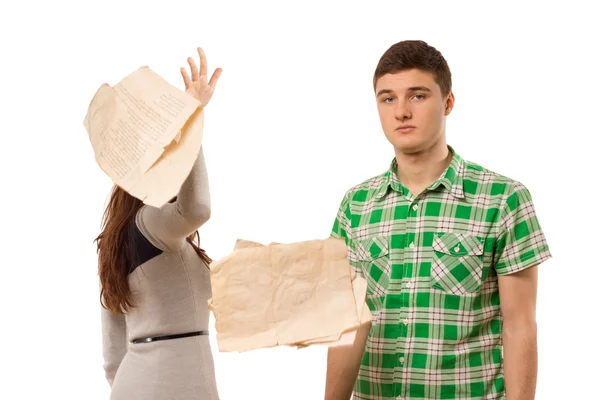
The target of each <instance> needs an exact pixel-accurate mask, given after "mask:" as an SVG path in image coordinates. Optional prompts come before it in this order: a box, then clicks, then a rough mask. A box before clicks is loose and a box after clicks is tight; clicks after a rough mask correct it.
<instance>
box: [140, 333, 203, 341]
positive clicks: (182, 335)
mask: <svg viewBox="0 0 600 400" xmlns="http://www.w3.org/2000/svg"><path fill="white" fill-rule="evenodd" d="M201 335H208V331H196V332H188V333H178V334H176V335H166V336H154V337H147V338H139V339H134V340H133V341H132V342H131V343H136V344H137V343H150V342H157V341H159V340H170V339H181V338H186V337H190V336H201Z"/></svg>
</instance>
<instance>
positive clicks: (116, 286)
mask: <svg viewBox="0 0 600 400" xmlns="http://www.w3.org/2000/svg"><path fill="white" fill-rule="evenodd" d="M143 205H144V204H143V203H142V201H141V200H139V199H137V198H135V197H133V196H132V195H130V194H129V193H127V192H126V191H124V190H123V189H121V188H120V187H119V186H117V185H114V186H113V189H112V192H111V195H110V200H109V202H108V205H107V206H106V209H105V210H104V215H103V217H102V232H101V233H100V235H98V237H97V238H96V239H95V240H94V241H95V242H96V243H97V246H98V248H97V251H98V276H99V277H100V284H101V290H100V304H102V307H104V308H106V309H108V310H110V311H112V312H113V313H115V314H123V313H125V312H127V310H129V309H130V308H131V307H135V304H134V303H133V299H132V295H131V290H130V288H129V281H128V277H129V272H130V270H131V267H133V266H132V265H131V264H132V261H131V260H130V257H129V254H130V252H129V246H132V245H133V244H132V243H131V241H130V238H129V232H130V229H129V227H130V225H129V224H131V223H135V222H134V217H135V215H136V213H137V212H138V210H139V209H140V208H142V206H143ZM189 242H190V244H191V245H192V247H193V248H194V250H195V251H196V253H197V254H198V256H199V257H200V258H201V259H202V260H203V261H204V262H205V263H206V265H208V264H210V263H211V261H212V260H211V259H210V257H208V255H207V254H206V252H205V251H204V250H203V249H201V248H200V247H199V235H198V231H195V232H194V233H192V234H191V235H190V236H189Z"/></svg>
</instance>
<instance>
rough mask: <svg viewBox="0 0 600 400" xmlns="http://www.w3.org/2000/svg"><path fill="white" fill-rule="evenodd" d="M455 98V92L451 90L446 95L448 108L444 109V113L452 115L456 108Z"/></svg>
mask: <svg viewBox="0 0 600 400" xmlns="http://www.w3.org/2000/svg"><path fill="white" fill-rule="evenodd" d="M454 100H455V99H454V93H452V92H450V93H449V94H448V96H447V97H446V108H445V110H444V115H446V116H448V115H450V113H451V112H452V109H453V108H454Z"/></svg>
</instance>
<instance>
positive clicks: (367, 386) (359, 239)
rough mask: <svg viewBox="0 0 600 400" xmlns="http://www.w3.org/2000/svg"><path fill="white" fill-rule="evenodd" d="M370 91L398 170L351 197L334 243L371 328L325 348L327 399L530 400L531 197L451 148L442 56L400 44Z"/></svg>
mask: <svg viewBox="0 0 600 400" xmlns="http://www.w3.org/2000/svg"><path fill="white" fill-rule="evenodd" d="M373 84H374V88H375V94H376V99H377V109H378V111H379V117H380V120H381V125H382V127H383V131H384V133H385V136H386V137H387V139H388V141H389V142H390V143H391V144H392V145H393V146H394V152H395V158H394V159H393V161H392V163H391V165H390V168H389V170H388V171H386V172H385V173H383V174H381V175H379V176H376V177H374V178H371V179H369V180H367V181H365V182H363V183H361V184H359V185H357V186H355V187H354V188H352V189H350V190H349V191H348V192H346V195H345V197H344V199H343V201H342V203H341V206H340V208H339V211H338V214H337V218H336V220H335V224H334V227H333V232H332V236H333V237H338V238H344V239H345V241H346V244H347V246H348V258H349V260H350V263H351V265H352V266H353V268H355V270H356V271H357V272H358V273H359V274H361V275H362V276H364V277H365V278H366V280H367V282H368V294H367V303H368V305H369V308H370V310H371V312H372V314H373V321H372V325H371V326H370V327H366V328H365V329H363V330H361V332H359V335H357V339H356V342H355V344H354V346H352V347H344V348H342V347H339V348H331V349H330V350H329V354H328V367H327V384H326V398H327V399H344V400H346V399H348V398H349V397H350V396H351V394H352V392H353V391H354V399H369V400H371V399H405V400H411V399H486V400H492V399H493V400H497V399H508V400H532V399H533V398H534V395H535V385H536V376H537V340H536V337H537V334H536V319H535V309H536V289H537V268H536V267H537V265H538V264H540V263H541V262H543V261H545V260H547V259H548V258H550V257H551V255H550V251H549V249H548V245H547V244H546V240H545V237H544V234H543V232H542V230H541V229H540V225H539V223H538V220H537V218H536V215H535V210H534V206H533V203H532V200H531V196H530V194H529V192H528V190H527V189H526V188H525V186H523V185H522V184H521V183H519V182H517V181H514V180H512V179H509V178H507V177H504V176H502V175H499V174H497V173H494V172H492V171H489V170H487V169H485V168H483V167H481V166H479V165H476V164H474V163H471V162H469V161H466V160H464V159H462V158H461V157H460V156H459V155H458V153H457V152H455V151H454V149H453V148H452V147H450V146H448V145H447V144H446V130H445V122H446V117H447V116H448V115H449V114H450V112H451V111H452V108H453V106H454V95H453V93H452V85H451V74H450V70H449V68H448V65H447V63H446V61H445V59H444V57H443V56H442V55H441V54H440V52H439V51H437V50H436V49H435V48H433V47H431V46H429V45H428V44H427V43H425V42H422V41H404V42H399V43H396V44H395V45H393V46H392V47H390V48H389V49H388V50H387V51H386V52H385V54H384V55H383V56H382V57H381V59H380V61H379V64H378V65H377V69H376V70H375V75H374V79H373ZM367 335H368V337H367ZM365 343H366V345H365ZM357 374H358V378H357Z"/></svg>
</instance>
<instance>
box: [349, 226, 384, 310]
mask: <svg viewBox="0 0 600 400" xmlns="http://www.w3.org/2000/svg"><path fill="white" fill-rule="evenodd" d="M356 256H357V259H358V262H359V264H360V267H361V268H362V271H363V275H364V277H365V279H366V280H367V297H369V298H372V299H375V298H383V297H385V294H386V291H387V288H388V286H389V283H390V271H391V264H390V254H389V239H388V238H387V237H385V236H371V237H369V238H367V239H364V240H360V241H357V243H356Z"/></svg>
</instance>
